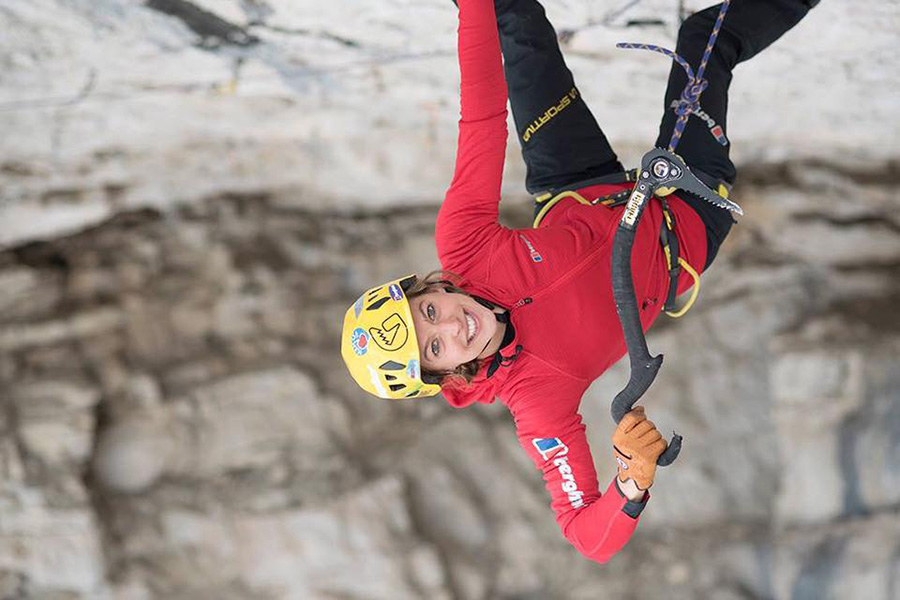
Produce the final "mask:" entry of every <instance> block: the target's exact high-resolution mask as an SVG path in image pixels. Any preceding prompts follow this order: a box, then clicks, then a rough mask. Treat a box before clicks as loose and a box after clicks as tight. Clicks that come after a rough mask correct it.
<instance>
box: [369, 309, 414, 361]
mask: <svg viewBox="0 0 900 600" xmlns="http://www.w3.org/2000/svg"><path fill="white" fill-rule="evenodd" d="M369 333H370V334H371V335H372V339H373V340H374V341H375V343H376V344H378V347H379V348H381V349H382V350H386V351H388V352H393V351H395V350H399V349H400V348H402V347H403V346H404V345H405V344H406V340H408V339H409V329H408V328H407V326H406V322H405V321H404V320H403V317H401V316H400V315H399V314H397V313H394V314H392V315H391V316H389V317H388V318H387V319H385V320H384V321H382V323H381V327H369Z"/></svg>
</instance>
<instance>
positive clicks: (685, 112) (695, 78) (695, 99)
mask: <svg viewBox="0 0 900 600" xmlns="http://www.w3.org/2000/svg"><path fill="white" fill-rule="evenodd" d="M729 4H731V0H724V1H723V2H722V8H720V9H719V16H718V17H716V22H715V24H714V25H713V29H712V33H710V34H709V41H708V42H707V43H706V49H705V50H704V51H703V59H702V60H701V61H700V67H699V68H698V69H697V74H696V75H694V70H693V69H692V68H691V65H690V64H688V62H687V61H686V60H684V59H683V58H682V57H680V56H679V55H678V54H676V53H675V52H672V51H671V50H667V49H666V48H662V47H660V46H654V45H653V44H634V43H629V42H622V43H619V44H616V47H617V48H625V49H629V50H631V49H637V50H652V51H653V52H659V53H660V54H665V55H666V56H668V57H669V58H671V59H672V60H674V61H675V62H677V63H678V64H679V65H681V67H682V68H683V69H684V70H685V72H686V73H687V78H688V81H687V85H685V86H684V91H682V92H681V98H679V100H678V105H677V106H676V107H675V114H677V115H678V120H677V121H676V122H675V129H674V131H672V139H670V140H669V152H673V153H674V152H675V147H676V146H678V142H679V141H680V140H681V135H682V134H683V133H684V128H685V126H686V125H687V122H688V118H689V117H690V116H691V113H694V112H697V111H699V110H700V94H702V93H703V90H705V89H706V86H708V85H709V81H707V80H706V79H703V74H704V72H705V71H706V64H707V63H708V62H709V57H710V55H712V50H713V46H715V44H716V38H718V37H719V30H720V29H722V21H724V20H725V13H726V12H728V5H729ZM719 143H720V144H723V145H724V144H727V143H728V141H727V140H725V139H724V138H722V139H720V140H719Z"/></svg>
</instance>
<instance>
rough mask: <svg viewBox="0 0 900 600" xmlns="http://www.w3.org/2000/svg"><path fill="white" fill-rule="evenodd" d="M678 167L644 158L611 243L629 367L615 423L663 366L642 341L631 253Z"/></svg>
mask: <svg viewBox="0 0 900 600" xmlns="http://www.w3.org/2000/svg"><path fill="white" fill-rule="evenodd" d="M673 159H675V160H673ZM678 163H681V161H680V160H677V158H676V157H675V156H674V155H672V154H671V153H669V152H666V151H664V150H659V149H656V150H652V151H650V152H648V153H647V154H646V155H644V158H643V160H642V161H641V170H640V173H639V175H638V179H637V182H636V183H635V186H634V189H633V190H632V192H631V196H629V199H628V204H626V206H625V211H624V212H623V213H622V218H621V220H620V221H619V226H618V228H617V229H616V236H615V238H614V240H613V251H612V285H613V298H614V299H615V302H616V313H617V314H618V316H619V322H620V323H621V324H622V333H623V334H624V336H625V345H626V347H627V348H628V359H629V362H630V365H631V375H630V377H629V379H628V384H627V385H626V386H625V388H624V389H623V390H622V391H620V392H619V393H618V394H616V397H615V399H614V400H613V403H612V406H611V408H610V412H611V413H612V418H613V420H614V421H615V422H616V423H618V422H619V421H621V420H622V417H624V416H625V414H626V413H628V411H630V410H631V409H632V407H633V406H634V405H635V403H636V402H637V401H638V400H639V399H640V398H641V396H643V395H644V392H646V391H647V389H648V388H649V387H650V385H651V384H652V383H653V380H654V379H655V378H656V374H657V372H658V371H659V367H660V365H662V360H663V357H662V355H659V356H651V355H650V351H649V349H648V348H647V339H646V338H645V337H644V329H643V327H642V326H641V317H640V312H639V311H638V306H637V297H636V295H635V292H634V280H633V278H632V274H631V251H632V248H633V246H634V236H635V234H636V232H637V226H638V223H639V222H640V219H641V216H642V214H643V212H644V208H645V206H646V204H647V202H648V201H649V200H650V199H651V198H652V197H653V194H654V192H656V190H657V189H658V188H660V187H663V185H668V186H677V184H678V183H681V180H682V179H683V177H684V174H685V172H686V167H685V166H684V163H681V164H678ZM681 440H682V438H681V436H680V435H678V434H675V435H673V437H672V440H671V441H670V442H669V447H668V448H666V451H665V452H663V453H662V454H661V455H660V456H659V458H658V459H657V461H656V464H658V465H660V466H666V465H669V464H671V463H672V462H673V461H674V460H675V459H676V458H677V457H678V453H679V452H681Z"/></svg>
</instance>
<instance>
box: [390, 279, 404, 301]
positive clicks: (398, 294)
mask: <svg viewBox="0 0 900 600" xmlns="http://www.w3.org/2000/svg"><path fill="white" fill-rule="evenodd" d="M388 292H389V293H390V294H391V298H393V299H394V300H397V301H400V300H403V289H402V288H401V287H400V286H399V285H397V284H396V283H392V284H391V286H390V287H389V288H388Z"/></svg>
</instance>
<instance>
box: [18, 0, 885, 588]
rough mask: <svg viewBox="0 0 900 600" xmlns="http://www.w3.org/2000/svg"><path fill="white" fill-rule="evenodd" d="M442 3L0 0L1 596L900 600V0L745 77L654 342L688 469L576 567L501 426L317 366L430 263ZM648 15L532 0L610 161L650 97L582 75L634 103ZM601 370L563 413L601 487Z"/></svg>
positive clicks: (514, 178)
mask: <svg viewBox="0 0 900 600" xmlns="http://www.w3.org/2000/svg"><path fill="white" fill-rule="evenodd" d="M687 4H690V3H687ZM448 5H449V3H448V2H444V1H443V0H440V1H438V0H434V1H429V2H414V3H411V2H396V3H388V4H384V3H365V4H359V5H357V4H356V3H348V2H342V1H339V2H333V3H330V4H327V5H321V3H311V2H281V1H274V0H272V1H269V2H264V1H260V0H252V1H249V0H248V1H241V2H238V1H226V0H222V1H217V2H211V1H210V2H195V3H188V2H183V1H161V0H150V1H148V2H145V3H137V2H130V1H126V0H102V1H96V2H88V1H86V0H67V1H65V2H63V1H61V0H60V1H55V0H39V1H36V2H35V1H31V2H25V1H24V0H22V1H19V0H11V1H8V2H5V3H4V4H3V6H0V24H2V25H0V26H2V27H3V30H4V32H5V35H4V36H0V37H2V39H0V64H2V65H3V67H4V78H3V79H2V80H0V93H2V101H0V125H2V127H3V129H4V132H5V135H4V136H2V137H0V178H2V179H0V183H2V185H0V195H2V199H0V598H3V599H6V598H10V599H14V598H15V599H24V598H28V599H31V598H39V599H46V600H62V599H65V600H71V599H79V600H80V599H91V600H93V599H123V600H145V599H147V600H149V599H157V598H160V599H161V598H166V599H185V600H188V599H190V600H194V599H206V598H210V599H211V598H215V599H217V600H218V599H225V600H229V599H235V600H238V599H240V600H263V599H266V600H269V599H273V600H274V599H298V600H307V599H309V600H320V599H321V600H326V599H337V598H341V599H350V598H352V599H360V600H361V599H366V600H369V599H372V600H378V599H382V598H384V599H388V598H390V599H392V600H393V599H403V598H410V599H412V598H427V599H429V600H432V599H436V600H441V599H447V600H495V599H499V600H503V599H505V600H513V599H525V598H537V597H540V598H552V599H555V598H558V599H565V600H570V599H574V600H578V599H582V598H584V599H593V598H596V597H598V596H600V595H606V596H610V597H617V598H623V599H625V600H628V599H632V598H633V599H646V598H662V597H674V598H698V599H700V598H702V599H706V598H713V599H723V600H732V599H750V598H759V599H769V598H772V599H778V600H788V599H790V600H807V599H809V600H812V599H816V600H818V599H820V598H835V599H837V598H847V597H853V598H855V597H865V598H872V599H876V600H878V599H882V598H883V599H886V600H887V599H893V598H896V597H898V595H900V542H898V540H900V317H898V315H897V309H896V306H897V305H898V301H900V212H898V207H900V204H898V201H897V199H896V194H895V193H894V190H893V187H892V186H893V183H894V182H895V181H896V180H897V176H898V170H900V169H898V166H897V165H898V162H897V154H898V153H897V145H896V141H895V140H896V139H898V136H897V133H900V132H898V131H897V127H898V123H897V122H896V119H894V118H893V112H894V111H895V108H896V98H895V97H894V96H893V95H891V89H892V88H891V86H890V85H884V84H885V83H888V84H890V83H891V82H892V81H893V80H895V79H896V76H897V68H896V66H894V63H893V62H892V61H891V57H892V56H893V54H891V52H893V50H892V49H891V45H892V44H893V43H894V40H895V34H896V28H895V27H894V24H896V20H897V15H898V7H897V4H896V3H890V2H888V3H884V2H874V1H871V2H869V1H867V2H853V3H849V2H834V1H833V2H830V3H829V2H826V3H823V5H822V6H820V7H819V8H818V9H816V10H817V11H821V12H819V13H816V14H814V15H812V16H811V17H810V19H809V20H808V22H805V23H804V24H803V25H802V26H801V27H799V28H798V29H797V30H796V31H795V32H792V33H791V35H792V36H793V38H792V40H793V41H792V43H786V44H783V45H779V46H775V47H773V48H772V50H771V52H768V53H767V54H766V55H765V56H764V57H760V60H759V61H754V62H753V63H752V64H748V65H746V67H742V69H743V70H742V71H741V72H740V77H739V78H736V80H735V86H734V88H733V92H734V98H733V102H732V107H733V114H734V115H735V118H734V119H733V122H732V123H731V124H730V125H731V135H732V139H733V141H734V143H735V155H736V157H737V158H738V162H739V168H740V180H739V185H738V187H737V188H736V190H735V197H736V198H737V199H738V200H739V201H740V202H741V204H742V206H743V207H744V209H745V211H746V213H747V215H746V217H744V218H743V219H742V221H741V223H740V225H739V226H738V227H736V228H735V230H734V232H733V233H732V235H731V236H730V237H729V239H728V241H727V243H726V244H725V246H724V247H723V249H722V251H721V253H720V255H719V258H717V261H716V264H715V266H714V267H713V268H712V269H711V271H710V272H709V273H708V274H706V275H705V276H704V281H703V290H702V292H701V294H700V299H699V300H698V303H697V305H696V306H695V307H694V308H693V309H692V311H691V313H689V315H688V316H686V317H685V318H684V319H681V320H677V321H673V320H668V319H662V320H660V322H659V323H657V325H656V326H655V327H654V329H653V331H652V333H651V336H650V338H649V343H650V346H651V348H652V349H653V350H654V351H655V352H664V353H665V354H666V363H665V366H664V367H663V369H662V371H661V373H660V376H659V378H658V381H657V383H656V384H655V385H654V386H653V388H652V389H651V390H650V392H649V393H648V395H647V396H646V397H645V398H646V404H647V406H648V411H649V412H650V413H651V414H652V418H653V419H654V421H655V422H656V423H657V424H659V426H660V428H661V429H663V430H669V429H677V430H678V431H679V433H682V434H683V435H684V436H685V448H684V451H683V454H682V457H681V458H680V459H679V461H678V463H677V464H676V465H674V466H672V467H670V468H667V469H664V470H662V471H661V472H660V475H659V478H658V481H657V484H656V485H655V486H654V489H653V498H652V500H651V501H650V505H649V506H648V508H647V510H646V511H645V512H644V514H643V516H642V522H641V525H640V527H639V529H638V532H637V535H636V536H635V537H634V538H633V540H632V541H631V542H630V543H629V545H628V546H627V548H626V549H625V551H624V552H623V553H621V554H620V555H618V556H616V557H615V558H614V560H612V561H611V562H610V563H609V564H607V565H604V566H599V565H596V564H594V563H590V562H587V561H585V560H583V559H582V558H581V557H580V556H579V555H578V554H577V553H576V552H575V551H574V550H573V549H572V548H571V547H569V546H568V544H567V543H566V542H565V540H564V539H563V538H562V536H561V535H560V533H559V532H558V530H557V528H556V524H555V522H554V520H553V515H552V513H551V511H550V510H549V507H548V501H547V500H548V499H547V496H546V492H545V490H544V488H543V484H542V481H541V479H540V477H539V473H538V472H537V471H536V470H535V469H534V468H533V467H532V465H531V463H530V461H529V460H528V459H527V457H526V456H525V455H524V453H523V452H522V451H521V449H520V448H519V446H518V443H517V441H516V439H515V436H514V431H513V426H512V423H511V420H510V418H509V415H508V414H507V413H506V411H505V409H504V408H503V407H502V406H498V405H490V406H480V407H475V408H471V409H467V410H463V411H456V410H453V409H450V408H449V407H447V406H446V405H445V404H444V403H443V402H442V401H440V399H435V400H429V401H422V402H413V403H386V402H373V401H372V400H371V399H369V398H366V397H364V396H363V394H362V393H361V392H360V391H359V390H358V388H356V386H355V384H354V383H353V382H352V381H351V380H350V379H349V377H348V376H347V374H346V372H345V370H344V368H343V366H342V363H341V360H340V357H339V346H338V341H339V331H340V324H341V319H342V316H343V312H344V310H345V309H346V307H347V306H349V305H350V303H351V302H352V301H353V300H354V299H355V298H356V297H357V296H358V294H359V292H360V290H362V289H364V288H365V287H367V286H369V285H371V284H372V283H373V282H377V281H381V280H385V279H387V278H389V277H392V276H395V275H396V274H397V273H402V272H413V271H416V272H427V271H429V270H431V269H432V268H434V267H435V266H436V264H437V262H436V257H435V252H434V247H433V237H432V236H433V224H434V217H435V215H436V211H437V207H438V203H437V199H438V198H440V195H441V193H442V189H443V187H444V186H445V185H446V183H447V177H448V174H449V173H450V171H451V168H452V160H453V143H454V139H455V133H454V122H453V121H454V117H453V115H454V113H455V108H453V106H455V99H454V97H455V94H456V90H455V81H454V80H453V79H452V78H450V77H448V76H445V75H444V74H446V73H455V67H454V65H453V54H452V50H453V36H452V33H453V26H454V24H453V12H452V11H453V9H452V5H449V6H448ZM676 5H677V3H674V2H666V1H663V0H659V1H656V2H654V1H650V0H648V1H647V2H645V3H638V4H637V5H634V6H633V7H631V8H626V7H624V5H623V7H622V8H624V10H619V8H618V7H612V6H605V5H600V4H598V3H593V2H547V6H548V11H549V12H550V14H551V17H553V19H554V21H555V22H557V23H558V24H559V25H560V30H561V32H562V33H563V38H564V39H565V40H566V42H565V43H566V51H567V54H568V55H570V56H571V58H572V60H571V64H572V65H573V68H575V69H576V75H578V76H579V77H580V78H581V79H582V80H583V83H582V88H583V90H582V91H583V92H584V93H585V95H586V96H588V97H591V98H592V102H591V104H592V106H595V110H596V112H597V113H598V118H599V119H600V121H601V122H602V123H604V127H606V123H609V132H610V139H612V141H613V143H614V144H615V145H616V147H617V149H619V150H620V152H621V154H622V156H623V157H625V158H626V160H630V161H631V162H633V161H634V159H635V158H636V157H637V156H638V155H639V153H640V152H641V151H643V150H644V143H642V142H640V141H639V140H652V139H653V130H654V128H655V123H654V121H653V119H652V118H651V115H655V117H658V106H657V105H656V100H657V98H655V97H654V96H653V95H652V94H641V96H640V97H638V98H632V97H631V96H629V95H627V94H626V91H627V88H622V87H613V86H608V85H605V84H604V80H603V79H600V78H597V77H593V76H592V75H593V73H595V72H597V71H598V70H600V69H603V70H604V72H609V73H611V74H613V75H615V76H616V77H621V78H622V79H621V81H623V82H630V84H634V85H637V84H639V83H641V84H648V83H653V82H655V83H656V85H658V87H659V91H660V92H661V90H662V85H663V84H662V81H663V80H664V77H665V73H666V72H667V67H666V66H665V65H661V64H660V63H659V62H656V61H657V60H659V59H657V58H655V57H637V56H632V55H627V53H626V55H627V57H624V58H621V59H620V55H619V54H618V53H616V54H614V52H615V51H613V50H611V49H610V48H611V45H612V43H613V42H615V41H619V40H620V39H622V38H623V37H626V36H627V37H629V38H630V37H632V34H633V35H634V37H635V38H640V39H641V40H645V41H650V42H652V41H663V42H666V40H667V39H668V38H671V35H672V33H673V31H674V27H675V23H677V15H678V11H677V6H676ZM686 8H690V6H687V7H686ZM614 9H615V10H614ZM617 11H618V12H617ZM648 19H649V20H651V21H653V20H658V21H659V23H658V24H653V23H650V24H649V25H646V24H645V25H642V26H639V27H631V28H626V25H627V23H628V21H629V20H632V21H639V22H645V21H647V20H648ZM425 24H428V25H429V26H428V27H425V26H423V25H425ZM654 36H655V37H657V38H662V39H661V40H660V39H654ZM838 39H839V40H840V42H841V44H840V64H841V68H840V69H835V68H834V63H835V60H836V59H835V52H836V50H835V49H834V47H835V40H838ZM668 41H669V42H670V41H671V40H670V39H668ZM613 56H615V57H616V58H615V61H613V60H612V57H613ZM767 61H768V62H767ZM754 69H756V70H754ZM783 72H790V73H793V76H792V77H779V78H775V79H772V74H773V73H783ZM582 75H584V76H583V77H581V76H582ZM826 78H827V79H826ZM767 81H768V82H769V83H765V82H767ZM821 81H829V82H831V85H830V86H828V89H827V93H825V92H818V91H817V92H816V93H812V92H811V91H810V90H812V89H813V85H814V84H815V83H818V82H821ZM741 82H744V83H741ZM751 82H752V83H753V85H750V83H751ZM740 86H744V87H740ZM644 87H646V85H644ZM642 89H643V87H642ZM623 103H628V104H629V110H632V111H633V113H634V115H635V119H631V120H626V119H618V120H617V119H612V118H610V115H611V114H612V110H611V108H610V107H617V106H621V105H622V104H623ZM775 105H782V106H785V107H796V108H791V109H785V110H784V111H772V110H768V109H767V108H766V107H768V106H775ZM398 107H402V108H398ZM851 109H852V110H851ZM398 110H402V115H403V118H402V119H400V118H398V115H399V114H400V113H398ZM606 113H609V114H606ZM785 115H787V116H785ZM645 117H646V118H645ZM655 117H654V118H655ZM741 119H744V120H743V121H742V120H741ZM423 149H424V150H423ZM516 152H517V150H516V148H515V147H514V145H513V144H512V143H511V144H510V160H509V165H508V169H507V177H506V179H507V181H508V182H509V183H508V187H507V188H505V194H506V195H505V198H504V203H503V209H504V210H503V219H504V221H505V222H506V223H508V224H510V225H513V226H525V225H526V224H527V222H528V214H529V212H530V204H529V202H530V201H529V199H528V198H527V197H525V195H524V193H523V192H522V190H521V183H520V182H521V179H522V168H521V164H520V162H519V159H518V158H517V157H516ZM338 184H341V187H340V189H338V187H337V185H338ZM626 379H627V368H626V367H625V366H624V365H618V366H616V367H615V368H613V369H612V370H611V371H610V372H609V373H608V374H607V375H606V376H605V377H604V378H602V379H601V380H599V381H597V382H596V383H595V384H594V385H593V386H592V388H591V389H590V390H589V392H588V394H587V395H586V397H585V399H584V402H583V414H584V417H585V421H586V422H587V423H588V424H589V434H590V441H591V446H592V448H593V449H594V452H595V462H596V465H597V468H598V471H599V474H600V479H601V481H604V480H607V481H608V480H609V479H610V478H611V477H612V475H613V469H612V464H611V462H612V461H611V460H609V455H608V451H609V436H610V435H611V433H612V423H611V421H610V420H609V416H608V403H609V401H610V398H611V397H612V396H613V395H614V394H615V393H616V392H617V391H618V389H619V388H620V387H621V386H622V385H623V384H624V382H625V380H626Z"/></svg>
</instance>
